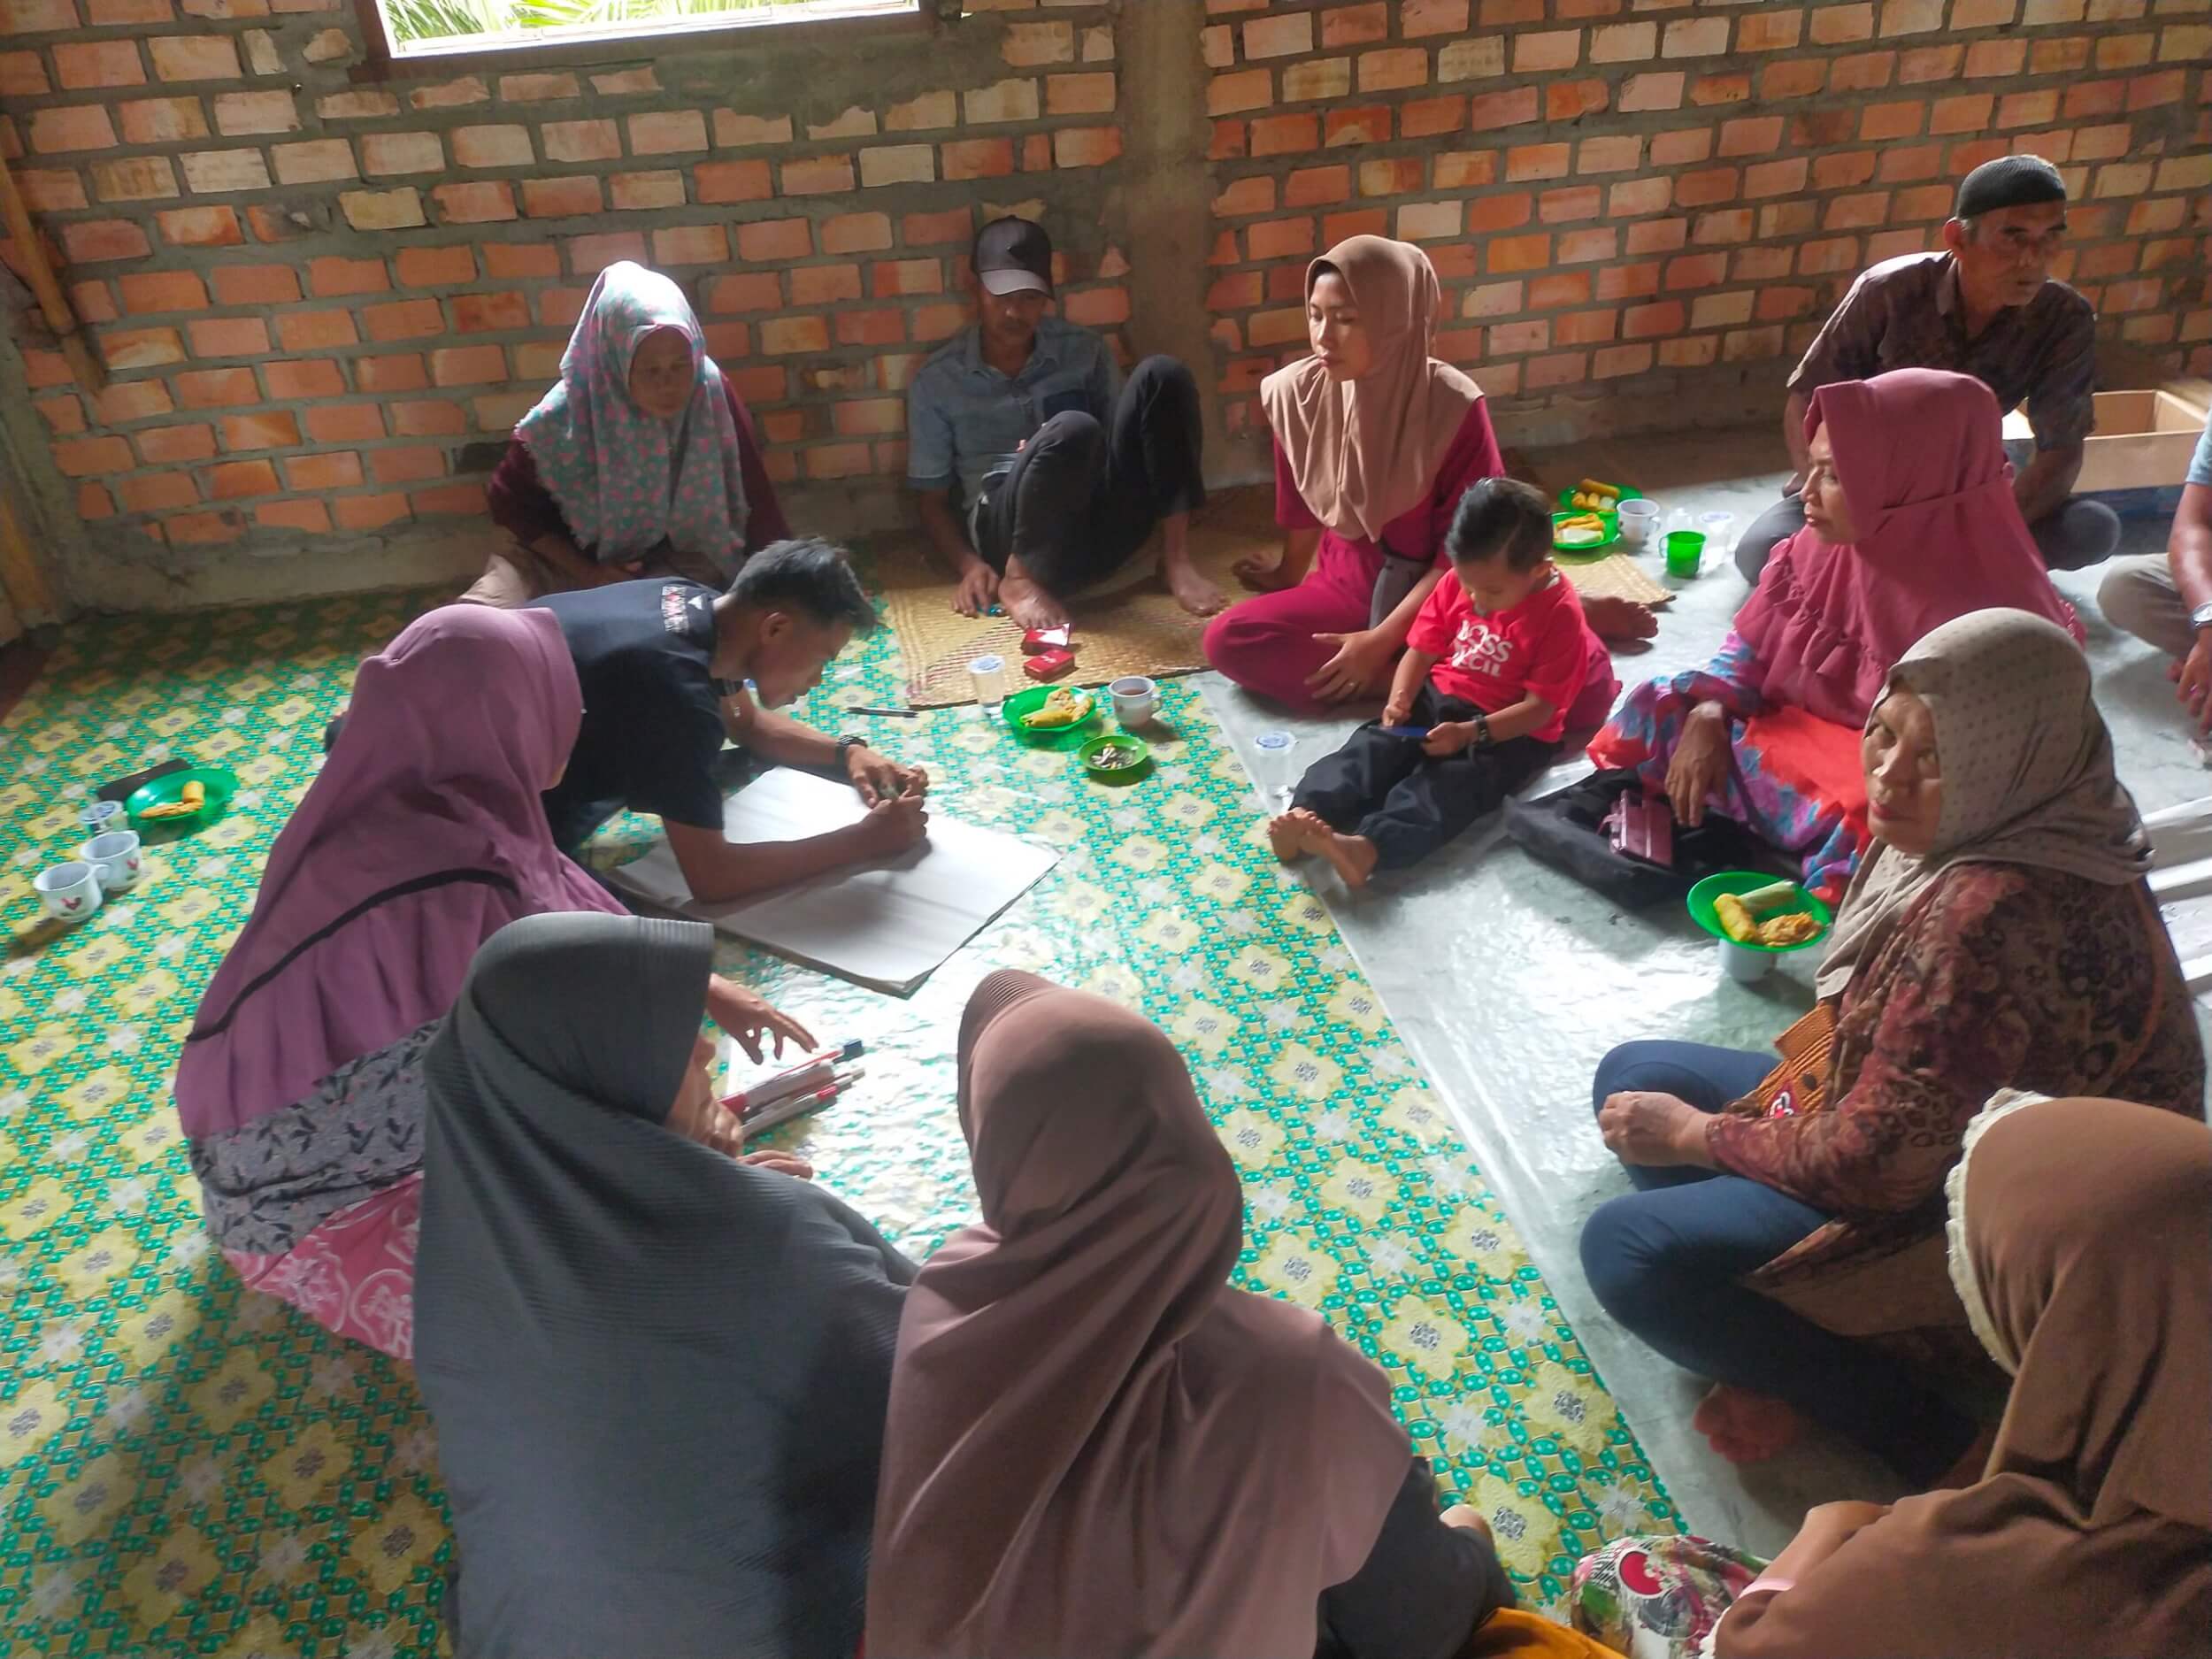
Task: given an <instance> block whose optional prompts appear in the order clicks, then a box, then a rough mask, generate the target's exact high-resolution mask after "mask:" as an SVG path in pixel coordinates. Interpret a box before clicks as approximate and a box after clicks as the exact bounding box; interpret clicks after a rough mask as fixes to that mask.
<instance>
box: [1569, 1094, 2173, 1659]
mask: <svg viewBox="0 0 2212 1659" xmlns="http://www.w3.org/2000/svg"><path fill="white" fill-rule="evenodd" d="M1949 1191H1950V1205H1951V1220H1950V1240H1951V1276H1952V1279H1953V1280H1954V1282H1955V1284H1956V1285H1957V1286H1958V1290H1959V1294H1960V1297H1961V1299H1962V1301H1963V1302H1965V1304H1966V1308H1967V1311H1968V1314H1969V1315H1970V1317H1971V1320H1972V1323H1973V1325H1974V1329H1975V1333H1976V1334H1978V1336H1980V1338H1981V1339H1982V1340H1983V1342H1984V1343H1985V1345H1986V1347H1987V1348H1988V1349H1989V1354H1990V1357H1991V1358H1993V1359H1994V1360H1995V1361H1996V1362H1997V1363H1999V1364H2000V1365H2001V1366H2003V1367H2004V1368H2005V1369H2006V1370H2007V1371H2010V1372H2011V1373H2012V1377H2013V1384H2012V1395H2011V1398H2010V1400H2009V1401H2008V1403H2007V1405H2006V1408H2005V1415H2004V1421H2003V1422H2002V1424H2001V1425H2000V1426H1999V1428H1998V1432H1997V1442H1996V1445H1995V1447H1994V1448H1993V1450H1992V1451H1991V1453H1990V1457H1989V1463H1988V1465H1987V1467H1986V1469H1985V1472H1984V1474H1983V1476H1982V1479H1980V1480H1979V1481H1978V1483H1976V1484H1975V1485H1973V1486H1968V1487H1966V1488H1965V1489H1964V1490H1963V1491H1958V1492H1934V1493H1930V1494H1927V1495H1925V1496H1923V1497H1916V1498H1906V1499H1904V1500H1902V1501H1901V1502H1898V1503H1896V1504H1893V1505H1891V1506H1889V1507H1887V1508H1885V1507H1884V1506H1882V1505H1880V1504H1872V1503H1827V1504H1823V1505H1821V1506H1820V1507H1819V1508H1818V1509H1814V1510H1813V1511H1812V1512H1811V1513H1810V1514H1809V1515H1808V1516H1807V1517H1806V1518H1805V1525H1804V1529H1803V1530H1802V1531H1801V1532H1799V1533H1798V1535H1797V1537H1796V1538H1795V1539H1794V1540H1793V1541H1792V1542H1791V1543H1790V1545H1789V1546H1788V1548H1786V1549H1784V1550H1783V1552H1782V1553H1781V1554H1780V1555H1778V1556H1776V1557H1775V1559H1774V1561H1773V1563H1772V1564H1771V1565H1770V1566H1769V1567H1767V1569H1766V1570H1765V1571H1764V1573H1763V1575H1762V1576H1761V1577H1760V1578H1757V1579H1756V1580H1755V1582H1754V1583H1752V1584H1751V1585H1750V1586H1749V1587H1748V1588H1747V1589H1746V1590H1744V1591H1743V1593H1742V1594H1740V1595H1738V1596H1737V1597H1736V1598H1735V1602H1734V1605H1733V1606H1732V1607H1731V1608H1730V1609H1728V1610H1727V1612H1726V1613H1724V1615H1723V1616H1722V1617H1721V1618H1720V1620H1719V1623H1718V1624H1717V1626H1715V1627H1714V1628H1713V1630H1712V1632H1711V1633H1710V1635H1709V1638H1708V1640H1707V1641H1706V1643H1705V1647H1704V1650H1705V1651H1706V1652H1707V1653H1709V1654H1712V1655H1717V1659H1849V1656H1850V1655H1875V1654H1878V1655H1884V1659H2191V1656H2192V1655H2212V1130H2208V1129H2207V1128H2206V1126H2205V1125H2203V1124H2202V1123H2200V1122H2193V1121H2192V1120H2190V1119H2189V1118H2183V1117H2179V1116H2177V1115H2176V1114H2175V1113H2173V1112H2169V1111H2160V1110H2154V1109H2152V1108H2150V1107H2147V1106H2133V1105H2128V1104H2124V1103H2123V1102H2117V1101H2108V1100H2078V1099H2077V1100H2059V1101H2053V1100H2045V1099H2043V1098H2042V1097H2041V1096H2039V1095H2015V1096H2011V1097H2009V1099H2007V1098H2005V1097H2001V1099H2000V1102H1998V1103H1995V1104H1993V1105H1992V1107H1991V1109H1990V1110H1989V1111H1988V1112H1987V1113H1985V1115H1984V1116H1983V1117H1982V1118H1980V1119H1978V1121H1977V1123H1976V1125H1975V1126H1974V1129H1973V1131H1972V1133H1970V1136H1969V1138H1968V1141H1967V1148H1966V1157H1965V1161H1964V1162H1963V1163H1962V1164H1961V1165H1960V1166H1959V1168H1958V1169H1957V1170H1956V1171H1954V1172H1953V1174H1952V1177H1951V1179H1950V1183H1949ZM1696 1541H1697V1540H1631V1541H1630V1542H1628V1543H1626V1544H1624V1545H1616V1546H1613V1547H1612V1548H1613V1549H1615V1550H1619V1549H1622V1548H1628V1549H1632V1550H1640V1551H1643V1552H1646V1553H1647V1555H1648V1557H1649V1559H1648V1561H1647V1566H1652V1567H1655V1568H1656V1570H1657V1571H1659V1573H1660V1575H1661V1577H1664V1574H1665V1571H1666V1565H1665V1563H1666V1562H1667V1560H1668V1557H1669V1553H1670V1551H1671V1549H1673V1548H1677V1547H1678V1546H1684V1545H1694V1544H1695V1543H1696ZM1661 1602H1663V1597H1658V1596H1656V1595H1655V1598H1654V1604H1655V1605H1658V1604H1661ZM1607 1633H1609V1635H1610V1636H1611V1638H1612V1640H1616V1641H1619V1640H1622V1634H1621V1632H1607ZM1639 1651H1641V1649H1639Z"/></svg>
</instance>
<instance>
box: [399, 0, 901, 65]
mask: <svg viewBox="0 0 2212 1659" xmlns="http://www.w3.org/2000/svg"><path fill="white" fill-rule="evenodd" d="M919 4H920V0H377V9H378V10H379V11H380V12H382V14H383V18H384V27H385V32H386V35H387V36H388V39H389V40H390V42H391V49H392V52H393V55H394V56H396V57H401V58H417V57H426V56H431V55H434V54H437V53H442V52H452V51H459V50H481V49H482V48H485V47H504V46H528V45H533V44H544V45H552V44H555V43H557V42H576V41H590V40H626V39H634V38H635V37H637V36H639V35H673V34H685V33H690V32H693V31H704V30H710V29H726V28H737V27H745V26H748V25H754V24H777V23H798V22H815V21H819V20H822V19H834V18H855V17H895V16H898V15H900V14H902V13H910V12H914V11H916V10H917V9H918V6H919Z"/></svg>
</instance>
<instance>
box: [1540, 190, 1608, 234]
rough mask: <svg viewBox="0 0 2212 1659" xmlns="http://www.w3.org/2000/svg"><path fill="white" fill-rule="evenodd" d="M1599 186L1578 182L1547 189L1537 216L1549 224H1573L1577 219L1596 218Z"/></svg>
mask: <svg viewBox="0 0 2212 1659" xmlns="http://www.w3.org/2000/svg"><path fill="white" fill-rule="evenodd" d="M1598 201H1599V192H1598V187H1597V186H1596V185H1594V184H1576V185H1570V186H1568V187H1567V188H1564V189H1560V190H1547V191H1545V192H1544V194H1543V196H1542V199H1541V200H1540V202H1539V203H1538V204H1537V217H1538V218H1539V219H1542V220H1543V221H1544V223H1545V224H1547V225H1564V224H1571V223H1573V222H1574V221H1575V220H1576V219H1595V218H1596V217H1597V216H1598Z"/></svg>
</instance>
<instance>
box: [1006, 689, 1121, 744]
mask: <svg viewBox="0 0 2212 1659" xmlns="http://www.w3.org/2000/svg"><path fill="white" fill-rule="evenodd" d="M1056 689H1057V687H1053V686H1032V687H1030V688H1029V689H1028V690H1026V691H1018V692H1016V693H1015V694H1014V695H1012V696H1010V697H1009V698H1007V700H1006V701H1005V702H1004V703H1001V704H999V714H1000V718H1002V719H1003V720H1004V721H1005V722H1006V729H1007V730H1008V731H1010V732H1011V733H1013V734H1014V735H1015V736H1016V737H1018V738H1019V739H1021V741H1023V742H1025V743H1026V744H1028V745H1029V746H1030V747H1031V748H1032V749H1074V748H1076V747H1077V746H1078V745H1079V744H1081V743H1083V742H1084V741H1087V740H1088V739H1089V738H1091V737H1094V736H1095V735H1096V734H1097V732H1098V694H1097V693H1096V692H1094V691H1085V690H1082V689H1080V688H1079V687H1070V689H1071V690H1073V691H1074V692H1075V695H1077V696H1079V697H1088V698H1089V699H1090V700H1091V711H1090V712H1089V713H1088V714H1087V715H1085V716H1084V717H1083V718H1081V719H1079V720H1078V721H1077V722H1076V723H1075V724H1074V725H1073V726H1053V727H1051V728H1049V729H1048V730H1046V731H1042V732H1039V731H1034V730H1033V729H1032V728H1030V727H1028V726H1024V725H1023V724H1022V716H1024V715H1025V714H1034V713H1035V712H1036V711H1037V710H1039V709H1041V708H1043V707H1044V706H1045V699H1046V698H1047V697H1048V696H1050V695H1052V694H1053V692H1054V691H1055V690H1056Z"/></svg>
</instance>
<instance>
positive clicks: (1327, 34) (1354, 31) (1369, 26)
mask: <svg viewBox="0 0 2212 1659" xmlns="http://www.w3.org/2000/svg"><path fill="white" fill-rule="evenodd" d="M1389 35H1390V8H1389V7H1388V6H1387V5H1385V4H1379V0H1377V3H1376V4H1366V5H1347V6H1338V7H1336V8H1334V9H1333V10H1332V11H1327V12H1323V13H1322V14H1321V43H1322V45H1324V46H1365V45H1368V44H1370V43H1371V42H1375V41H1379V40H1386V39H1387V38H1389Z"/></svg>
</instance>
